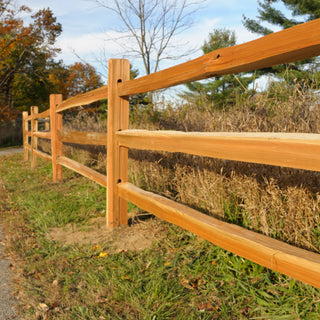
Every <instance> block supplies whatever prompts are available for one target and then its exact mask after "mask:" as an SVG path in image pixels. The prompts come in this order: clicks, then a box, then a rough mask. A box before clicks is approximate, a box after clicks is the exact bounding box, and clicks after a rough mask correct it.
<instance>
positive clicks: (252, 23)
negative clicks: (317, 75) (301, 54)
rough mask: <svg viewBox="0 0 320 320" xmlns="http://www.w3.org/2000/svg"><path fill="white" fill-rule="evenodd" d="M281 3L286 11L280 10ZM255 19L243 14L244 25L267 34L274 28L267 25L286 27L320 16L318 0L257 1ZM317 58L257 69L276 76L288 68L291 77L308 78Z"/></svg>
mask: <svg viewBox="0 0 320 320" xmlns="http://www.w3.org/2000/svg"><path fill="white" fill-rule="evenodd" d="M279 4H283V5H284V6H285V7H286V9H288V12H283V11H281V10H280V9H279V8H278V7H277V5H279ZM258 13H259V14H258V16H257V19H250V18H248V17H246V16H243V24H244V26H245V27H246V28H247V29H248V30H249V31H251V32H253V33H257V34H260V35H263V36H264V35H268V34H270V33H273V32H274V30H273V29H272V28H270V27H268V25H269V26H271V27H272V26H274V27H276V28H279V27H280V28H281V29H287V28H290V27H293V26H295V25H297V24H300V23H303V22H306V21H311V20H314V19H318V18H320V1H319V0H303V1H301V0H264V1H258ZM318 62H319V61H318V60H317V59H308V60H303V61H299V62H296V63H291V64H289V65H279V66H274V67H271V68H266V69H263V70H260V71H259V74H265V73H273V74H275V75H278V76H284V74H288V73H286V71H287V70H288V69H290V71H291V72H290V74H291V76H292V79H298V80H301V79H308V80H312V78H313V77H314V76H313V75H312V74H310V70H316V69H317V64H318Z"/></svg>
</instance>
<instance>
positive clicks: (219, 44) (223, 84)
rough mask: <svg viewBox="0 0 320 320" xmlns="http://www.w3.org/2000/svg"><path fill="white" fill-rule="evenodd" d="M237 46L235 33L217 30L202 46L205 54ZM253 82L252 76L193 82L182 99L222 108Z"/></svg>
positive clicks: (199, 104) (216, 78)
mask: <svg viewBox="0 0 320 320" xmlns="http://www.w3.org/2000/svg"><path fill="white" fill-rule="evenodd" d="M235 45H236V36H235V32H234V31H230V30H226V29H215V30H213V32H212V33H210V34H209V38H208V40H207V41H205V42H204V44H203V46H202V51H203V54H207V53H209V52H211V51H214V50H217V49H221V48H225V47H231V46H235ZM250 82H252V76H251V75H245V74H239V75H233V74H231V75H225V76H219V77H215V78H214V80H213V81H206V82H191V83H187V84H186V86H187V88H188V89H189V90H188V91H185V92H184V93H183V94H182V95H181V97H183V98H189V99H190V98H191V99H194V100H195V102H196V104H197V105H198V106H201V105H204V104H205V105H211V107H212V108H221V107H223V106H224V105H226V104H229V105H230V104H232V103H233V102H234V101H235V97H236V96H237V94H238V93H240V92H243V91H245V90H247V87H248V85H249V83H250Z"/></svg>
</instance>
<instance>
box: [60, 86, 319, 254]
mask: <svg viewBox="0 0 320 320" xmlns="http://www.w3.org/2000/svg"><path fill="white" fill-rule="evenodd" d="M310 92H311V91H310V88H305V86H304V85H299V84H296V85H295V86H288V85H286V84H275V85H274V86H273V87H272V88H271V90H270V91H269V92H264V93H259V94H256V95H255V96H254V97H250V96H239V98H238V100H237V102H236V104H235V105H234V106H232V107H225V108H223V109H221V110H213V109H212V108H211V106H208V107H207V106H201V110H200V109H199V108H198V107H197V106H195V105H194V104H193V103H192V101H185V102H181V103H179V104H178V103H176V104H174V105H171V104H170V105H163V104H162V105H158V106H154V107H153V108H152V109H143V108H140V107H134V108H133V109H132V110H131V114H130V119H131V122H130V128H143V129H148V130H159V129H161V130H162V129H169V130H180V131H202V132H210V131H216V132H218V131H222V132H223V131H224V132H232V131H233V132H250V131H251V132H303V133H320V112H319V111H320V105H319V97H318V96H312V94H311V93H310ZM144 108H145V107H144ZM66 126H67V129H68V130H77V131H78V130H79V131H96V132H101V131H104V132H106V124H105V122H104V123H103V124H101V123H99V121H98V122H97V119H96V116H95V115H93V117H91V118H89V116H88V115H85V116H83V115H80V116H78V118H76V119H74V121H72V122H71V123H69V124H66ZM64 152H66V154H67V155H68V156H70V157H73V158H76V160H78V161H80V162H82V163H85V164H87V165H89V166H92V167H94V168H95V169H97V170H99V171H100V172H105V164H106V154H105V150H98V151H97V150H96V149H95V148H93V147H92V148H88V147H78V146H74V145H73V146H66V147H65V149H64ZM129 154H130V162H129V180H130V181H131V182H132V183H134V184H136V185H138V186H140V187H142V188H144V189H147V190H150V191H154V192H156V193H160V194H163V195H165V196H167V197H170V198H173V199H175V200H177V201H179V202H181V203H185V204H187V205H189V206H192V207H194V208H196V209H198V210H200V211H202V212H205V213H206V214H209V215H212V216H215V217H217V218H219V219H222V220H225V221H229V222H231V223H236V224H239V225H242V226H244V227H246V228H248V229H251V230H254V231H256V232H260V233H263V234H266V235H268V236H271V237H274V238H277V239H280V240H283V241H286V242H288V243H291V244H294V245H296V246H300V247H303V248H307V249H310V250H313V251H316V252H320V195H319V190H320V174H319V173H317V172H312V171H304V170H296V169H290V168H280V167H276V166H267V165H260V164H249V163H242V162H235V161H225V160H219V159H209V158H203V157H195V156H188V155H183V154H177V153H164V152H145V151H137V150H130V153H129Z"/></svg>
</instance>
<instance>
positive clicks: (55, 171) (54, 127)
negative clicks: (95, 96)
mask: <svg viewBox="0 0 320 320" xmlns="http://www.w3.org/2000/svg"><path fill="white" fill-rule="evenodd" d="M61 102H62V95H61V94H51V95H50V127H51V155H52V175H53V181H62V166H61V165H60V164H58V163H57V158H58V157H61V156H62V142H61V140H60V139H59V137H58V135H57V132H58V131H62V114H60V113H57V112H56V109H57V107H58V106H59V105H60V104H61Z"/></svg>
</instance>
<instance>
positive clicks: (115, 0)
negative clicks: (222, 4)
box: [87, 0, 205, 74]
mask: <svg viewBox="0 0 320 320" xmlns="http://www.w3.org/2000/svg"><path fill="white" fill-rule="evenodd" d="M87 1H91V2H94V3H96V4H97V5H98V6H100V7H103V8H105V9H107V10H109V11H111V12H113V13H114V14H115V15H116V16H118V18H120V22H121V25H122V27H123V30H122V32H125V33H128V34H129V37H130V38H131V39H133V40H134V41H133V43H135V45H130V44H129V43H130V41H128V42H127V43H121V40H123V37H121V36H120V37H118V38H117V39H113V40H115V41H116V42H117V43H118V44H119V43H120V45H121V46H122V47H123V48H124V49H125V50H127V53H128V54H134V55H135V56H138V57H140V58H141V59H142V61H143V65H144V68H145V72H146V74H150V73H151V72H155V71H157V70H158V69H159V67H160V66H159V64H160V62H161V61H163V60H168V59H179V58H181V57H184V56H186V55H188V53H189V54H190V50H185V52H183V50H175V51H176V52H179V53H178V54H170V52H169V49H170V48H171V47H172V46H170V44H171V43H172V41H173V37H174V36H176V35H177V34H179V33H181V32H183V31H185V30H186V29H188V28H190V27H191V26H192V25H193V17H194V14H195V12H196V11H197V10H199V9H200V8H201V4H202V3H203V2H204V1H205V0H87ZM125 37H126V36H125ZM131 43H132V42H131ZM175 46H176V47H177V44H175Z"/></svg>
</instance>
